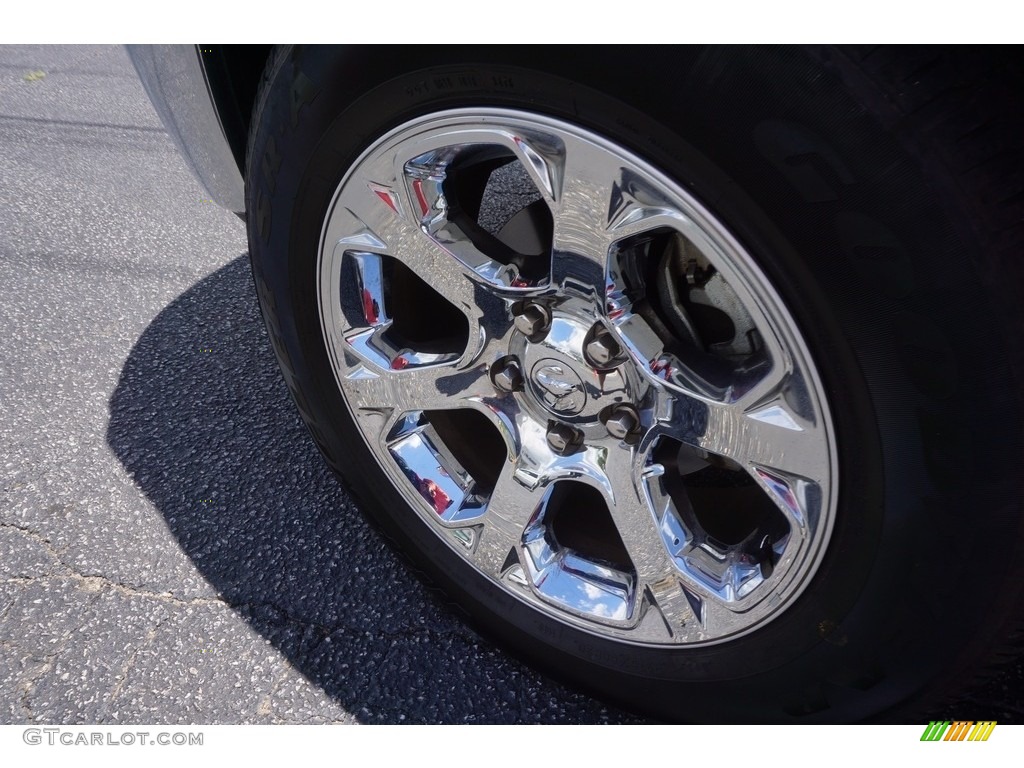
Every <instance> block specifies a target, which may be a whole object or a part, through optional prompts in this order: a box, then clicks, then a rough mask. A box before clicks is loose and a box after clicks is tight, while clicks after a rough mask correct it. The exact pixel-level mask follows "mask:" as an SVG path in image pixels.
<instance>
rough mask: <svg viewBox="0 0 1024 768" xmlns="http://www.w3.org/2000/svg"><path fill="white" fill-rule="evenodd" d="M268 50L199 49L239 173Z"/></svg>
mask: <svg viewBox="0 0 1024 768" xmlns="http://www.w3.org/2000/svg"><path fill="white" fill-rule="evenodd" d="M272 48H273V46H272V45H200V46H199V50H200V52H201V54H202V59H203V66H204V67H205V69H206V77H207V80H208V82H209V84H210V92H211V94H212V96H213V100H214V103H215V104H216V107H217V113H218V115H219V116H220V122H221V125H222V126H223V128H224V134H225V136H227V140H228V143H229V144H230V145H231V152H232V154H233V155H234V157H235V162H236V163H238V168H239V170H240V171H242V172H243V173H244V172H245V148H246V144H247V142H248V138H249V122H250V119H251V118H252V109H253V104H254V103H255V101H256V91H257V89H258V88H259V83H260V78H261V77H262V76H263V69H264V67H265V66H266V63H267V59H268V58H269V57H270V54H271V50H272Z"/></svg>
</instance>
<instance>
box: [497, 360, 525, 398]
mask: <svg viewBox="0 0 1024 768" xmlns="http://www.w3.org/2000/svg"><path fill="white" fill-rule="evenodd" d="M491 379H492V380H493V381H494V386H495V387H497V388H498V389H500V390H501V391H502V392H516V391H518V390H520V389H522V388H523V373H522V371H520V370H519V364H518V363H517V362H515V361H514V360H509V361H508V362H507V363H505V365H503V366H502V367H501V368H498V369H497V370H496V371H495V372H494V375H493V376H492V377H491Z"/></svg>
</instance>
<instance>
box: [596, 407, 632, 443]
mask: <svg viewBox="0 0 1024 768" xmlns="http://www.w3.org/2000/svg"><path fill="white" fill-rule="evenodd" d="M604 426H605V428H606V429H607V430H608V434H609V435H611V436H612V437H614V438H616V439H618V440H625V439H626V438H628V437H629V436H630V435H632V434H633V433H634V432H635V431H636V428H637V427H638V426H640V418H639V416H638V415H637V412H636V411H634V410H633V409H632V408H630V407H629V406H625V405H621V406H619V407H618V408H616V409H615V410H614V411H612V412H611V415H610V416H609V417H608V419H607V420H606V421H605V423H604Z"/></svg>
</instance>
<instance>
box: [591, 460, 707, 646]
mask: <svg viewBox="0 0 1024 768" xmlns="http://www.w3.org/2000/svg"><path fill="white" fill-rule="evenodd" d="M631 457H632V452H631V451H629V450H626V449H624V448H615V449H613V450H611V451H609V453H608V459H607V462H606V465H605V471H606V472H607V477H608V483H607V486H606V487H607V488H609V489H612V494H611V496H610V497H609V499H608V505H609V509H610V511H611V514H612V520H613V521H614V522H615V527H616V529H617V530H618V533H619V537H620V538H621V539H622V543H623V545H624V546H625V548H626V551H627V552H628V553H629V558H630V561H631V562H632V564H633V568H634V569H635V571H636V576H637V580H638V582H639V586H640V589H639V590H638V592H640V593H641V594H644V593H646V594H647V595H648V599H650V600H652V601H653V605H654V607H656V608H657V610H658V611H659V612H660V614H661V617H662V620H663V622H664V625H665V629H666V630H667V632H668V633H669V636H670V637H671V638H672V639H673V640H674V641H678V639H679V638H680V637H681V636H685V635H688V634H690V633H691V632H693V631H694V624H695V617H694V614H693V609H692V607H691V605H690V603H689V601H688V600H687V598H686V595H685V593H684V592H683V589H682V586H681V584H680V581H679V572H678V570H677V569H676V567H675V565H674V564H673V563H672V559H671V556H670V555H669V553H668V550H667V549H666V548H665V544H664V542H663V541H662V538H661V534H660V533H659V532H658V528H657V520H656V519H655V515H654V511H653V510H652V509H651V506H650V504H649V503H648V500H647V499H646V498H645V497H644V494H643V492H642V486H641V484H640V483H639V482H637V481H636V478H634V477H633V474H634V465H633V462H632V460H631ZM647 629H648V630H649V629H650V628H649V627H648V628H647Z"/></svg>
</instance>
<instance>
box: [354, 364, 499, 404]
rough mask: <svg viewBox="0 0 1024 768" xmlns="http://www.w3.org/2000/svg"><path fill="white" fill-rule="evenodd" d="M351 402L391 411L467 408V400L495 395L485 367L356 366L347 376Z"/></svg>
mask: <svg viewBox="0 0 1024 768" xmlns="http://www.w3.org/2000/svg"><path fill="white" fill-rule="evenodd" d="M345 388H346V392H347V393H348V395H349V396H348V401H349V404H350V405H351V406H352V407H353V408H354V409H357V410H365V411H376V412H385V411H387V412H390V411H394V412H395V413H396V414H399V415H400V414H402V413H409V412H412V411H426V410H443V409H450V408H464V407H466V401H469V400H478V401H484V400H487V399H488V398H493V397H494V395H495V392H494V387H493V385H492V384H491V381H490V379H489V378H488V376H487V369H486V366H482V365H480V366H474V367H473V368H469V369H467V370H463V371H459V370H456V369H455V368H453V367H452V366H436V367H428V368H412V369H409V370H404V371H387V372H381V373H378V372H376V371H371V370H370V369H368V368H366V367H364V366H356V367H355V368H353V369H352V370H350V371H349V373H348V375H347V376H346V377H345Z"/></svg>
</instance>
